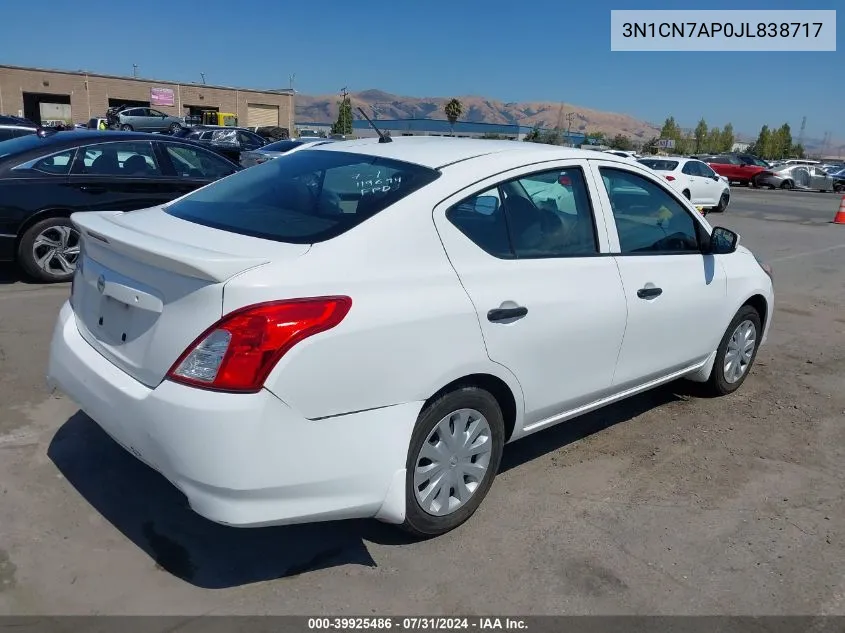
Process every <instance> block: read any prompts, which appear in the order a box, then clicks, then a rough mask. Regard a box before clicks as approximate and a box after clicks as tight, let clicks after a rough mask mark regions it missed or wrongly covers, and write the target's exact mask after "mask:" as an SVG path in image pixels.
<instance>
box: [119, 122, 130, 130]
mask: <svg viewBox="0 0 845 633" xmlns="http://www.w3.org/2000/svg"><path fill="white" fill-rule="evenodd" d="M120 129H121V130H123V131H124V132H131V131H132V126H131V125H129V124H128V123H124V124H123V125H121V126H120Z"/></svg>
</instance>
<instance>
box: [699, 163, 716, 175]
mask: <svg viewBox="0 0 845 633" xmlns="http://www.w3.org/2000/svg"><path fill="white" fill-rule="evenodd" d="M698 171H699V173H700V174H701V175H702V176H704V177H705V178H713V177H714V176H715V175H716V172H715V171H713V170H712V169H711V168H710V165H708V164H707V163H698Z"/></svg>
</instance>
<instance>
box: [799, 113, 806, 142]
mask: <svg viewBox="0 0 845 633" xmlns="http://www.w3.org/2000/svg"><path fill="white" fill-rule="evenodd" d="M806 127H807V117H804V118H802V119H801V131H800V132H798V144H799V145H800V146H801V147H803V146H804V128H806Z"/></svg>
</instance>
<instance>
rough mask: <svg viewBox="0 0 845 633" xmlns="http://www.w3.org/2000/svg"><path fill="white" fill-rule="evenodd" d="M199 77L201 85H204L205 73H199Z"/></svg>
mask: <svg viewBox="0 0 845 633" xmlns="http://www.w3.org/2000/svg"><path fill="white" fill-rule="evenodd" d="M200 77H202V85H203V86H204V85H205V73H200Z"/></svg>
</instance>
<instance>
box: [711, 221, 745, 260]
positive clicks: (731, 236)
mask: <svg viewBox="0 0 845 633" xmlns="http://www.w3.org/2000/svg"><path fill="white" fill-rule="evenodd" d="M738 245H739V235H737V234H736V233H734V232H733V231H731V230H730V229H726V228H724V227H721V226H717V227H716V228H714V229H713V232H712V233H711V234H710V244H709V248H708V249H707V253H708V254H709V255H728V254H730V253H733V252H734V251H736V247H737V246H738Z"/></svg>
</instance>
